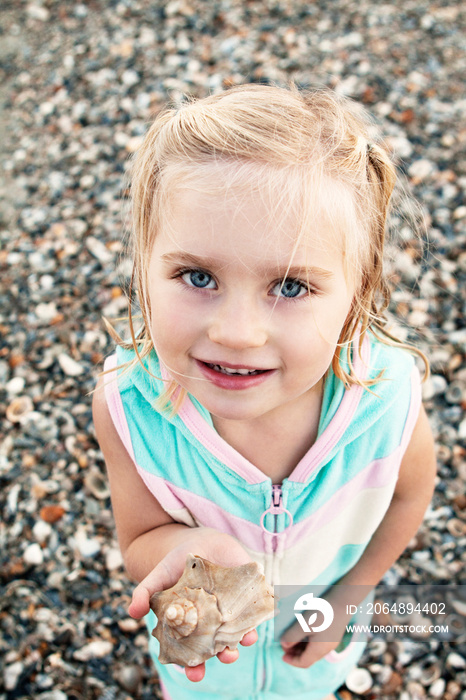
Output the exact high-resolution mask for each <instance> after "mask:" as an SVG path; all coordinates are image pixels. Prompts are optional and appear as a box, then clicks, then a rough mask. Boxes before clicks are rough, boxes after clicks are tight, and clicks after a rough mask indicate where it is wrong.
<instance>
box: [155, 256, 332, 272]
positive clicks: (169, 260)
mask: <svg viewBox="0 0 466 700" xmlns="http://www.w3.org/2000/svg"><path fill="white" fill-rule="evenodd" d="M161 260H162V262H164V263H166V264H170V265H175V264H176V265H189V266H193V267H200V268H203V269H204V268H207V269H209V270H219V269H221V268H223V267H225V266H226V263H225V262H222V261H219V260H216V259H215V258H211V257H206V258H201V257H198V256H196V255H192V254H191V253H185V252H183V251H175V252H173V253H164V255H162V256H161ZM255 270H256V271H257V272H258V273H262V274H264V275H265V276H270V277H272V276H274V275H277V274H278V276H279V277H284V276H285V275H286V276H287V277H302V276H303V275H305V274H307V275H309V276H310V277H311V276H312V277H320V278H322V279H330V278H332V277H333V276H334V275H333V272H330V270H324V269H323V268H321V267H314V266H312V265H311V266H308V265H290V266H288V265H285V266H284V267H279V266H273V265H272V266H270V267H267V266H257V267H256V268H255Z"/></svg>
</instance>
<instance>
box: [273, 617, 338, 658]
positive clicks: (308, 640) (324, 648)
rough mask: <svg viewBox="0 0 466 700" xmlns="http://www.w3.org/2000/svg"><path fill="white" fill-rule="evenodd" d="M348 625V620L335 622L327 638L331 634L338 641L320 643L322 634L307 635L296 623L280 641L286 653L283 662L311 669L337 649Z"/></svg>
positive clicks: (328, 631) (327, 633) (329, 629)
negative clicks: (310, 667)
mask: <svg viewBox="0 0 466 700" xmlns="http://www.w3.org/2000/svg"><path fill="white" fill-rule="evenodd" d="M346 623H347V620H346V619H345V620H344V621H342V620H341V619H339V620H334V622H333V623H332V625H331V626H330V627H329V628H328V630H327V631H326V635H325V636H327V637H328V636H329V633H330V634H331V636H332V637H333V639H338V641H336V642H323V641H318V640H319V639H321V638H322V635H321V634H319V633H316V634H312V633H311V634H306V633H305V632H303V630H302V629H301V626H300V625H299V624H298V622H295V623H294V625H292V626H291V627H289V628H288V629H287V630H286V631H285V632H284V633H283V635H282V637H281V640H280V644H281V645H282V648H283V651H284V652H285V654H284V655H283V657H282V658H283V661H284V662H285V663H287V664H290V666H296V667H297V668H309V666H312V664H315V662H316V661H319V660H320V659H323V657H324V656H326V655H327V654H329V653H330V652H331V651H333V650H334V649H336V648H337V646H338V645H339V644H340V641H341V639H342V638H343V635H344V633H345V631H346Z"/></svg>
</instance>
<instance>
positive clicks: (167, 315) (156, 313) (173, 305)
mask: <svg viewBox="0 0 466 700" xmlns="http://www.w3.org/2000/svg"><path fill="white" fill-rule="evenodd" d="M196 318H198V317H197V316H196V314H194V313H193V311H192V310H190V309H189V308H187V305H186V303H185V302H184V300H183V299H179V298H178V295H176V294H170V295H167V294H164V289H163V287H162V288H159V289H158V290H153V293H152V294H151V333H152V338H153V340H154V343H155V345H156V347H159V348H160V349H162V348H163V347H165V348H167V347H169V348H170V349H175V348H176V347H177V346H183V345H185V344H186V343H187V342H189V341H190V340H191V339H192V337H193V334H194V333H195V327H196V325H197V324H196Z"/></svg>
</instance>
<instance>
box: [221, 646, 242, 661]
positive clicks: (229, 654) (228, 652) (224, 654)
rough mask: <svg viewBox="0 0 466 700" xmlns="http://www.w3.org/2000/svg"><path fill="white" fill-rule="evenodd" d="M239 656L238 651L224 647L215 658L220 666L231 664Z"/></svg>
mask: <svg viewBox="0 0 466 700" xmlns="http://www.w3.org/2000/svg"><path fill="white" fill-rule="evenodd" d="M238 656H239V651H238V649H229V648H228V647H226V648H225V649H224V650H223V651H219V653H218V654H217V658H218V659H219V661H221V662H222V664H232V663H233V662H234V661H236V659H237V658H238Z"/></svg>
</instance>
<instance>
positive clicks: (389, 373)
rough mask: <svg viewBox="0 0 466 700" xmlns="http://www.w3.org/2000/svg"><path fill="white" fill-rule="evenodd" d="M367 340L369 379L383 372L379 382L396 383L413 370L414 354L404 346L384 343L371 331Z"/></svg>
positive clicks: (407, 376) (408, 375)
mask: <svg viewBox="0 0 466 700" xmlns="http://www.w3.org/2000/svg"><path fill="white" fill-rule="evenodd" d="M368 341H369V344H370V360H369V367H368V375H369V377H370V378H371V379H375V378H376V377H377V376H378V375H379V374H380V373H381V372H383V377H381V382H379V383H380V384H382V383H384V382H386V381H391V382H395V383H396V382H397V380H398V381H399V380H400V379H402V378H406V379H408V378H409V377H410V375H411V374H412V373H413V371H415V367H416V365H415V361H414V355H413V354H412V353H411V352H409V350H407V349H406V348H403V347H400V346H397V345H389V344H387V343H384V342H382V341H381V340H378V339H377V338H376V337H375V336H374V335H372V333H369V334H368Z"/></svg>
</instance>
